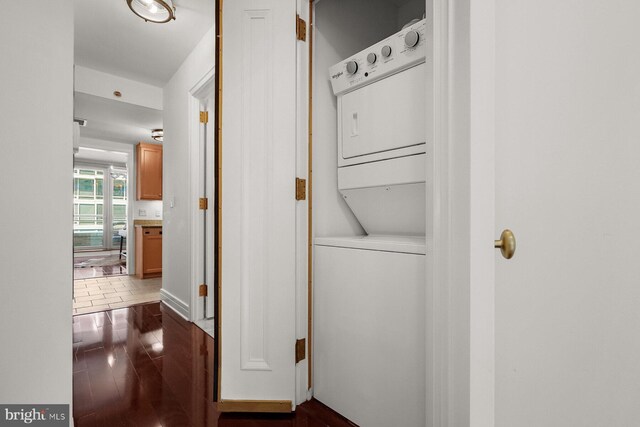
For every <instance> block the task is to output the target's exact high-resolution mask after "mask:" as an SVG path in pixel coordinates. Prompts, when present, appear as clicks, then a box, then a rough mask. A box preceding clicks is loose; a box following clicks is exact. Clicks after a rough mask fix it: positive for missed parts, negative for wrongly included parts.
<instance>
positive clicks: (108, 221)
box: [73, 150, 128, 280]
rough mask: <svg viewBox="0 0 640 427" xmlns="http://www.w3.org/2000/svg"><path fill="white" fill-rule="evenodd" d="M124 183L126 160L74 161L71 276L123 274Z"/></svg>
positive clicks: (125, 222)
mask: <svg viewBox="0 0 640 427" xmlns="http://www.w3.org/2000/svg"><path fill="white" fill-rule="evenodd" d="M83 151H84V150H83ZM105 153H107V152H105ZM107 154H109V153H107ZM111 154H112V155H115V154H118V153H111ZM124 156H125V157H126V154H125V155H124ZM125 160H126V159H125ZM127 186H128V175H127V168H126V163H124V164H119V163H112V164H109V165H107V164H98V163H94V164H90V163H81V161H80V160H77V161H76V165H75V167H74V170H73V250H74V263H73V267H74V279H76V280H77V279H87V278H97V277H107V276H120V275H125V274H127V241H126V237H127V236H126V230H127V207H128V197H127Z"/></svg>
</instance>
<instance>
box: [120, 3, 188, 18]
mask: <svg viewBox="0 0 640 427" xmlns="http://www.w3.org/2000/svg"><path fill="white" fill-rule="evenodd" d="M127 4H128V5H129V8H130V9H131V11H132V12H133V13H135V14H136V15H138V16H139V17H140V18H142V19H144V20H145V21H146V22H155V23H158V24H162V23H164V22H169V21H171V20H172V19H176V8H175V7H174V6H173V1H172V0H127Z"/></svg>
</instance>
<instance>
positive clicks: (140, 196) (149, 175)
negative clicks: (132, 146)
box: [136, 142, 162, 200]
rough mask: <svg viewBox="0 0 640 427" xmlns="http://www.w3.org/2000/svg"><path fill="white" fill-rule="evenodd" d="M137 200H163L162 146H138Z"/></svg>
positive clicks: (142, 144) (141, 144) (144, 144)
mask: <svg viewBox="0 0 640 427" xmlns="http://www.w3.org/2000/svg"><path fill="white" fill-rule="evenodd" d="M136 199H137V200H162V146H161V145H158V144H146V143H144V142H141V143H139V144H138V145H137V146H136Z"/></svg>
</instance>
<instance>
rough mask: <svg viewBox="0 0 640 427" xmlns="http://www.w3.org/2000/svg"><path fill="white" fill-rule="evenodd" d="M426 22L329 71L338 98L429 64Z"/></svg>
mask: <svg viewBox="0 0 640 427" xmlns="http://www.w3.org/2000/svg"><path fill="white" fill-rule="evenodd" d="M427 42H430V41H429V40H427V28H426V19H423V20H421V21H418V22H416V23H415V24H413V25H411V26H409V27H407V28H405V29H403V30H401V31H399V32H397V33H396V34H394V35H392V36H390V37H387V38H386V39H384V40H382V41H381V42H379V43H376V44H374V45H373V46H371V47H369V48H367V49H365V50H363V51H362V52H359V53H357V54H355V55H353V56H352V57H350V58H348V59H345V60H344V61H342V62H339V63H337V64H336V65H334V66H333V67H331V68H329V75H330V79H331V87H332V88H333V93H334V95H339V94H343V93H346V92H349V91H352V90H354V89H357V88H358V87H361V86H364V85H367V84H370V83H373V82H375V81H376V80H380V79H382V78H384V77H387V76H389V75H391V74H394V73H397V72H399V71H401V70H404V69H406V68H409V67H412V66H414V65H416V64H419V63H421V62H424V61H425V55H426V52H427Z"/></svg>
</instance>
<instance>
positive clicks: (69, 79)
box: [0, 0, 73, 404]
mask: <svg viewBox="0 0 640 427" xmlns="http://www.w3.org/2000/svg"><path fill="white" fill-rule="evenodd" d="M2 6H3V8H2V9H3V10H2V15H0V40H3V43H2V44H1V45H0V57H1V58H2V63H3V65H2V67H0V90H1V93H2V97H0V152H1V153H2V155H0V182H2V183H3V185H1V186H0V200H2V203H1V204H0V236H2V241H3V244H2V245H0V260H1V261H0V268H1V270H2V279H1V288H2V297H1V298H0V339H1V341H2V345H0V378H2V384H3V386H2V387H0V402H2V403H5V404H6V403H34V404H35V403H41V404H56V403H59V404H71V399H72V392H71V382H72V381H71V378H72V368H71V366H72V365H71V363H72V353H71V351H72V320H71V313H72V293H71V291H72V287H73V281H72V280H73V279H72V266H73V260H72V253H73V249H72V214H73V211H72V210H73V207H72V206H73V204H72V203H73V202H72V192H71V188H72V185H73V175H72V167H73V141H72V138H73V136H72V123H73V120H72V119H73V3H72V1H71V0H59V1H55V2H50V1H45V2H43V1H41V0H21V1H18V2H2Z"/></svg>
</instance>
